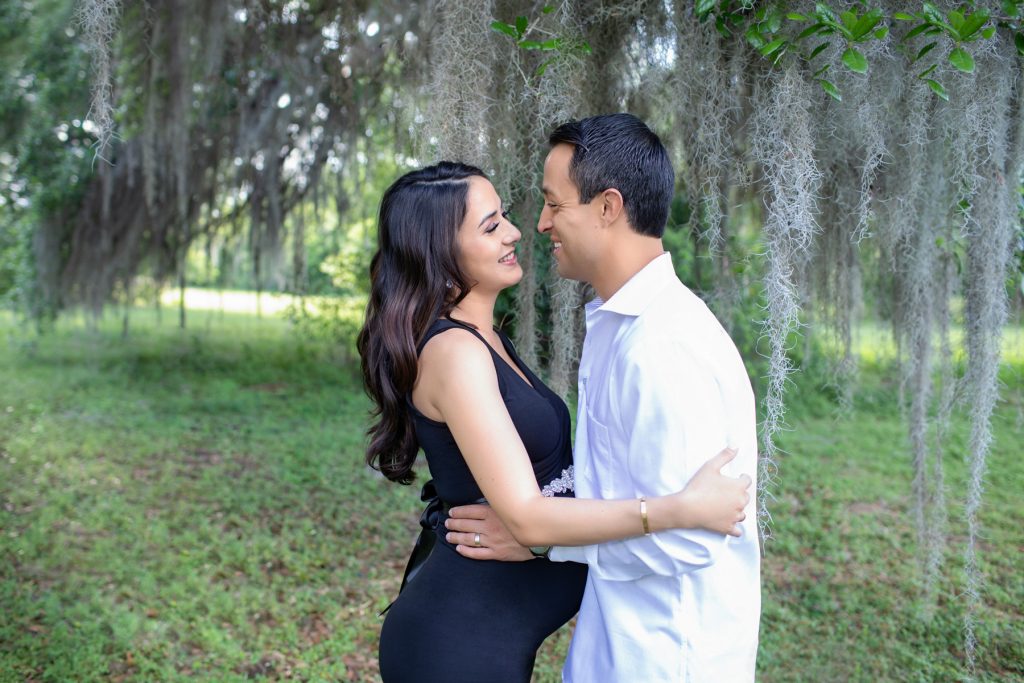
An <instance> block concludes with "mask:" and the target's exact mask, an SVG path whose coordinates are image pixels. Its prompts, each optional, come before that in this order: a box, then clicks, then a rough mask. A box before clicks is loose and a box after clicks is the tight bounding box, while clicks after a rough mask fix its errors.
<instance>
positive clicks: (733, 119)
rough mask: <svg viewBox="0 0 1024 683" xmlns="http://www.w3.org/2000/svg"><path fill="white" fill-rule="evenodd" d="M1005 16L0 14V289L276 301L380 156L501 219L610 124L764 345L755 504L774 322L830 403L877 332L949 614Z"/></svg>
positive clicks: (1008, 30)
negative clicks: (173, 292) (654, 141)
mask: <svg viewBox="0 0 1024 683" xmlns="http://www.w3.org/2000/svg"><path fill="white" fill-rule="evenodd" d="M1022 15H1024V2H1022V1H1021V0H1001V1H1000V0H995V1H991V0H989V1H982V0H978V1H975V2H966V3H964V2H956V3H952V2H936V3H931V2H924V3H921V4H918V3H911V2H905V1H897V0H879V1H878V2H862V1H859V0H858V1H856V2H831V3H826V2H817V3H812V2H806V1H797V2H782V1H774V2H754V1H753V0H717V1H716V0H697V1H696V2H690V1H689V0H675V1H669V2H663V1H661V0H657V1H655V0H621V1H616V0H589V1H585V0H565V1H563V2H552V3H544V2H532V1H528V0H473V1H472V2H461V1H458V0H433V1H431V2H401V1H398V0H379V1H377V2H369V1H368V0H356V1H355V2H346V3H328V2H320V1H317V0H287V1H285V0H220V1H217V2H197V1H196V0H146V1H143V2H134V3H120V2H118V1H117V0H82V2H81V3H79V4H75V3H72V2H71V0H24V1H23V2H20V3H7V4H5V5H4V6H3V7H2V8H0V37H2V38H3V39H2V40H0V64H2V66H3V68H2V70H0V78H2V79H3V87H2V88H0V92H2V94H0V111H2V112H3V116H2V118H0V121H2V125H0V214H2V215H3V216H4V223H5V226H4V227H3V228H0V293H2V294H3V295H4V296H6V297H7V299H8V300H9V301H11V302H12V303H14V304H15V305H18V306H21V307H23V308H24V309H25V310H29V311H31V313H32V314H33V315H34V316H35V317H36V318H37V319H45V318H46V317H47V316H52V315H55V314H56V313H57V312H58V311H60V310H63V309H66V308H68V307H74V306H86V307H88V308H89V309H91V310H93V311H99V310H101V309H102V307H103V306H104V305H106V304H108V303H110V302H111V301H131V300H132V299H133V298H135V297H136V296H137V295H138V292H139V290H140V288H141V287H142V284H141V283H144V282H153V283H156V284H157V286H162V285H163V284H164V283H168V282H171V281H174V280H176V281H177V282H178V284H181V285H184V283H185V282H186V281H187V280H188V278H189V277H190V276H192V277H195V276H196V274H195V273H190V271H189V268H188V263H189V254H190V253H193V254H194V253H195V252H196V250H197V249H198V250H205V252H206V253H207V254H208V255H210V256H209V257H208V260H215V261H217V262H218V264H219V268H220V270H221V271H222V275H221V276H218V279H217V281H218V282H219V283H220V284H224V283H225V282H228V281H229V280H231V279H232V278H234V279H235V281H238V280H239V279H244V280H245V281H246V282H248V283H250V284H252V285H254V286H255V287H257V288H262V287H272V288H275V289H285V290H289V291H293V292H296V293H300V294H301V293H306V292H311V291H316V290H321V289H322V288H323V287H325V286H327V285H326V277H325V276H323V273H325V272H326V273H332V274H333V275H334V276H335V278H336V279H337V280H341V281H345V282H348V283H349V285H347V287H348V291H349V292H350V293H351V292H358V291H359V290H360V285H359V280H358V277H356V276H355V275H354V274H355V273H358V272H359V270H360V269H361V268H363V269H364V268H365V263H366V255H367V253H368V252H369V251H370V250H371V249H372V244H373V234H372V231H373V228H372V216H373V213H374V211H375V208H376V202H377V199H378V198H379V194H380V190H381V189H382V187H383V186H384V185H386V184H387V183H388V182H389V181H390V180H391V179H393V178H394V177H395V176H396V175H397V174H398V173H399V172H400V171H402V170H404V169H407V168H410V167H412V166H415V165H417V164H423V163H427V162H430V161H433V160H436V159H439V158H449V159H459V160H463V161H468V162H471V163H475V164H477V165H479V166H481V167H482V168H484V169H486V170H487V171H488V172H489V173H490V174H491V176H492V178H493V180H494V182H495V185H496V187H497V188H498V191H499V193H500V194H501V196H502V197H503V198H504V199H505V201H506V202H507V203H508V204H509V205H510V206H511V208H512V213H513V216H514V218H515V219H516V220H517V221H518V222H519V223H520V224H521V225H522V226H523V227H524V228H531V227H532V225H533V224H534V221H535V220H536V217H537V214H538V212H539V206H540V196H539V193H538V188H539V177H540V172H541V166H542V160H543V155H544V154H545V153H546V150H547V145H546V135H547V133H548V132H549V131H550V130H551V129H552V128H553V127H554V125H556V124H557V123H560V122H562V121H564V120H565V119H568V118H571V117H580V116H586V115H590V114H596V113H606V112H610V111H617V110H628V111H631V112H634V113H636V114H638V115H639V116H641V117H642V118H644V119H645V120H647V121H648V122H649V123H650V124H651V125H652V127H654V128H655V129H656V130H657V131H658V132H659V133H661V134H662V136H663V139H664V140H665V142H666V144H667V145H668V146H669V148H670V149H671V151H672V153H673V155H674V158H675V161H676V166H677V169H678V171H679V178H680V182H679V188H678V190H679V195H678V198H677V202H676V203H675V204H674V207H673V213H672V219H671V221H670V226H669V231H668V234H667V237H666V242H667V244H668V245H669V246H670V247H671V248H673V249H674V250H676V251H677V253H678V258H677V265H678V266H679V268H680V269H681V270H683V271H685V276H686V279H687V280H688V282H689V283H690V284H691V285H693V286H694V288H695V289H697V290H698V291H700V292H701V293H702V295H703V296H705V298H706V299H707V300H708V301H709V303H710V304H711V306H712V308H713V309H714V310H715V311H716V313H718V315H719V316H720V317H721V318H722V319H723V320H724V321H726V324H727V326H729V327H730V330H731V332H732V333H733V334H734V336H735V337H736V338H737V339H738V341H739V343H740V345H741V347H743V348H745V349H746V350H747V351H748V353H750V354H753V353H755V352H763V354H764V355H765V357H766V361H765V373H766V376H767V381H766V392H765V395H764V396H762V397H761V401H762V402H763V404H764V406H765V422H764V425H763V429H762V438H763V465H764V466H763V468H762V472H761V482H760V483H761V485H762V487H765V488H764V489H763V490H762V497H761V500H762V504H767V503H768V502H770V495H769V494H770V490H771V482H772V479H773V477H774V476H775V470H776V466H775V464H774V463H775V445H774V441H773V435H774V434H776V432H777V430H778V429H780V428H781V427H782V426H783V424H784V396H785V387H786V382H787V378H788V376H789V374H790V373H791V372H792V370H793V368H794V366H795V364H796V363H797V362H798V360H799V356H800V355H801V352H800V349H801V347H800V345H799V344H797V339H798V337H799V335H800V334H801V333H803V334H804V338H805V339H808V338H810V336H811V334H812V333H813V334H814V335H817V337H818V338H826V339H828V340H829V341H830V343H831V344H833V345H834V346H835V347H836V348H838V350H839V351H838V354H837V356H836V361H835V365H834V373H835V375H834V376H835V384H836V386H837V387H838V391H839V393H840V395H841V396H843V397H846V399H847V400H848V398H849V396H850V394H851V392H853V391H854V390H855V387H856V383H855V381H854V378H855V371H856V368H855V357H854V354H853V353H852V348H851V344H852V336H853V331H854V326H855V322H856V320H857V318H858V316H859V315H860V314H861V312H862V310H863V307H864V305H865V302H867V304H868V305H869V306H871V307H872V308H873V309H874V310H875V311H876V312H877V313H878V315H879V316H881V317H883V318H885V319H887V320H889V321H891V322H892V327H893V331H894V336H895V338H896V340H897V343H898V346H899V349H900V358H901V364H900V370H901V387H902V391H903V394H904V396H905V399H906V404H907V416H908V425H909V436H910V445H911V451H912V455H913V467H914V472H915V479H914V491H913V495H914V500H915V515H916V516H917V520H918V529H919V534H920V536H919V540H920V545H921V548H922V565H923V567H924V569H925V573H926V576H928V577H931V582H930V583H928V585H929V586H931V587H932V588H933V587H934V577H935V574H936V572H937V570H938V563H939V562H940V561H941V556H942V555H941V554H942V547H943V545H944V543H945V535H946V532H945V517H944V515H945V512H944V511H945V509H946V502H945V484H944V480H943V470H942V462H943V457H944V449H945V445H944V444H943V442H942V435H943V433H944V425H945V424H946V423H947V421H948V419H949V415H950V414H951V412H952V411H953V410H955V409H958V408H959V409H962V410H966V411H969V413H970V414H971V416H972V420H973V432H972V436H971V443H970V447H969V453H967V454H965V457H966V458H967V459H968V460H969V462H970V466H971V472H972V477H971V481H970V484H969V489H968V491H967V492H966V493H965V495H964V502H965V509H966V516H967V519H968V527H969V536H968V539H967V541H966V543H965V549H964V553H965V555H964V557H965V559H964V561H965V566H966V576H967V585H966V587H965V594H966V599H967V600H968V601H969V603H970V604H971V605H976V604H977V602H978V600H979V599H980V598H979V591H980V586H979V583H978V581H979V579H978V571H977V557H976V550H975V547H976V539H977V537H978V533H979V529H978V526H977V510H978V507H979V506H980V504H981V495H982V489H983V481H984V474H985V458H986V454H987V453H988V450H989V446H990V441H991V430H990V425H989V420H990V416H991V414H992V410H993V407H994V405H995V402H996V400H997V398H998V382H997V373H998V367H999V341H1000V331H1001V330H1002V328H1003V326H1004V324H1005V322H1006V321H1007V317H1008V312H1009V310H1010V305H1011V303H1012V301H1013V300H1014V297H1016V300H1017V301H1018V304H1019V301H1020V297H1021V296H1022V294H1021V292H1022V290H1021V279H1020V277H1021V270H1022V267H1024V247H1022V239H1024V238H1022V234H1024V233H1022V232H1021V220H1020V213H1021V208H1020V207H1021V180H1020V179H1021V170H1022V164H1024V112H1022V102H1024V99H1022V97H1024V96H1022V89H1024V80H1022V68H1024V67H1022V64H1024V62H1022V57H1021V54H1022V53H1024V33H1022V25H1024V19H1022ZM343 226H348V227H343ZM352 226H357V227H356V228H355V229H352ZM521 251H522V252H523V253H522V257H521V259H520V260H521V262H522V264H523V267H524V272H525V277H524V280H523V282H522V284H520V286H519V287H518V288H517V291H516V293H515V295H514V301H511V302H509V304H510V309H509V311H508V313H509V317H510V320H511V323H512V325H513V326H514V329H515V338H516V343H517V347H518V348H519V351H520V353H521V355H522V356H523V358H524V359H525V360H526V361H527V362H528V363H531V364H533V365H537V366H541V365H543V366H544V367H545V368H546V371H547V374H548V376H549V377H550V378H551V380H552V384H553V386H555V387H556V388H557V389H558V390H559V391H561V392H562V393H563V394H564V393H567V392H568V391H569V388H570V386H571V384H572V379H571V378H572V373H573V364H574V362H575V358H576V357H577V355H578V349H579V340H580V335H581V324H580V312H579V302H580V300H581V297H582V296H583V292H582V291H581V287H580V286H579V285H577V284H575V283H570V282H565V281H561V280H559V279H558V278H557V277H556V276H555V274H554V273H553V272H552V270H551V268H550V262H549V261H550V259H549V256H548V255H547V254H546V252H545V251H544V250H543V249H541V248H539V244H538V240H537V239H536V238H535V236H534V231H533V230H530V229H524V239H523V249H522V250H521ZM240 262H241V263H244V265H245V268H244V271H245V273H244V274H241V271H240V270H239V269H238V268H237V267H236V266H235V265H232V264H238V263H240ZM311 266H312V267H311ZM332 269H333V270H332ZM232 273H233V275H231V274H232ZM318 283H320V284H318ZM960 301H962V302H963V311H962V318H961V314H960V312H959V308H958V302H960ZM752 319H759V320H762V321H763V322H762V323H759V324H758V325H756V326H752V325H751V324H750V320H752ZM810 323H813V325H810V327H808V325H809V324H810ZM958 325H962V327H963V329H964V331H965V334H964V336H963V340H964V341H963V345H962V348H960V347H958V345H957V343H954V340H955V339H956V337H955V336H954V335H953V334H952V330H953V328H954V327H956V326H958ZM804 347H805V349H806V348H809V347H807V346H806V344H805V345H804ZM803 355H804V356H806V351H805V352H804V353H803ZM961 356H965V357H966V361H965V364H964V365H963V366H962V368H961V365H960V364H959V362H958V360H957V359H958V358H959V357H961ZM768 512H769V508H767V507H766V508H765V509H763V510H762V514H761V517H762V521H763V522H764V523H765V528H766V529H768V528H770V527H769V525H768V524H767V522H768V521H769V519H770V516H769V514H768ZM932 588H930V589H929V590H931V589H932ZM973 614H974V611H973V609H972V610H969V612H968V623H967V624H966V632H967V640H966V643H965V649H966V652H967V658H968V668H969V669H970V668H972V667H973V661H974V659H973V657H974V654H973V653H974V646H975V645H974V627H973V621H972V620H973V618H974V617H973Z"/></svg>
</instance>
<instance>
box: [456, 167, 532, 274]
mask: <svg viewBox="0 0 1024 683" xmlns="http://www.w3.org/2000/svg"><path fill="white" fill-rule="evenodd" d="M502 210H503V208H502V206H501V199H499V198H498V193H497V192H495V191H494V186H493V185H491V183H490V181H489V180H487V179H485V178H480V177H478V176H474V177H471V178H470V179H469V189H468V192H467V194H466V218H465V219H464V220H463V221H462V225H461V226H460V227H459V267H460V268H461V269H462V272H463V273H465V275H466V278H467V281H468V283H469V284H470V285H471V286H472V287H473V288H474V289H477V288H479V289H482V290H486V291H488V292H500V291H501V290H503V289H505V288H506V287H511V286H512V285H514V284H516V283H518V282H519V280H520V279H522V277H523V269H522V268H521V267H520V266H519V261H518V260H517V259H516V251H515V248H516V243H517V242H519V238H520V237H521V236H522V234H521V233H520V232H519V228H517V227H516V226H514V225H512V223H511V222H510V221H509V220H508V218H506V217H505V216H504V215H503V214H502Z"/></svg>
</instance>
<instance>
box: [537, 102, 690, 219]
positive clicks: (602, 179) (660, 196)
mask: <svg viewBox="0 0 1024 683" xmlns="http://www.w3.org/2000/svg"><path fill="white" fill-rule="evenodd" d="M548 142H549V143H551V146H552V147H554V146H555V145H560V144H567V145H572V146H573V152H572V160H571V161H570V162H569V178H570V179H571V180H572V181H573V183H575V184H576V188H577V189H578V190H579V193H580V202H582V203H584V204H587V203H589V202H590V201H591V200H592V199H593V198H594V197H596V196H597V194H598V193H599V192H603V191H604V190H608V189H616V190H618V191H619V193H620V194H621V195H622V203H623V206H624V208H625V211H626V217H627V218H628V219H629V224H630V225H631V226H632V227H633V230H635V231H636V232H638V233H640V234H641V235H647V236H648V237H661V236H662V234H664V232H665V223H666V222H667V221H668V211H669V206H670V205H671V204H672V194H673V192H674V191H675V180H676V176H675V172H674V171H673V170H672V162H671V161H669V158H668V151H667V150H666V149H665V145H663V144H661V140H660V139H659V138H658V136H657V135H656V134H655V133H654V131H652V130H651V129H650V128H648V127H647V124H645V123H644V122H643V121H641V120H640V119H638V118H637V117H635V116H633V115H632V114H607V115H604V116H591V117H589V118H586V119H581V120H579V121H569V122H568V123H564V124H562V125H561V126H559V127H558V128H557V129H556V130H555V132H553V133H552V134H551V136H550V137H549V138H548Z"/></svg>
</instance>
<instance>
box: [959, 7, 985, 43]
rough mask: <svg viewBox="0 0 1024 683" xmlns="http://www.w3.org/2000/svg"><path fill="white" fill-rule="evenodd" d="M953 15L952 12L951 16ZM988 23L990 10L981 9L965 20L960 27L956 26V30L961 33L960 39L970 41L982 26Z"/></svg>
mask: <svg viewBox="0 0 1024 683" xmlns="http://www.w3.org/2000/svg"><path fill="white" fill-rule="evenodd" d="M952 14H953V13H952V12H950V15H952ZM987 22H988V10H985V9H980V10H978V11H977V12H975V13H974V14H972V15H971V16H969V17H967V18H966V19H964V22H963V23H962V24H961V25H960V26H956V27H955V28H956V30H957V31H959V32H960V37H961V38H962V39H964V40H969V39H970V38H971V36H973V35H974V34H975V33H977V32H978V29H980V28H981V27H982V26H984V25H985V24H986V23H987Z"/></svg>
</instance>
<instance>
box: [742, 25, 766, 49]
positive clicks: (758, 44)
mask: <svg viewBox="0 0 1024 683" xmlns="http://www.w3.org/2000/svg"><path fill="white" fill-rule="evenodd" d="M743 35H744V36H745V37H746V39H747V42H748V43H750V44H751V45H752V46H754V48H755V49H758V50H760V49H761V48H762V47H763V46H764V44H765V43H766V42H767V41H766V40H765V39H764V38H763V37H762V36H761V32H760V31H758V30H757V24H751V25H750V26H749V27H748V28H747V30H746V32H745V33H744V34H743Z"/></svg>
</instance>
